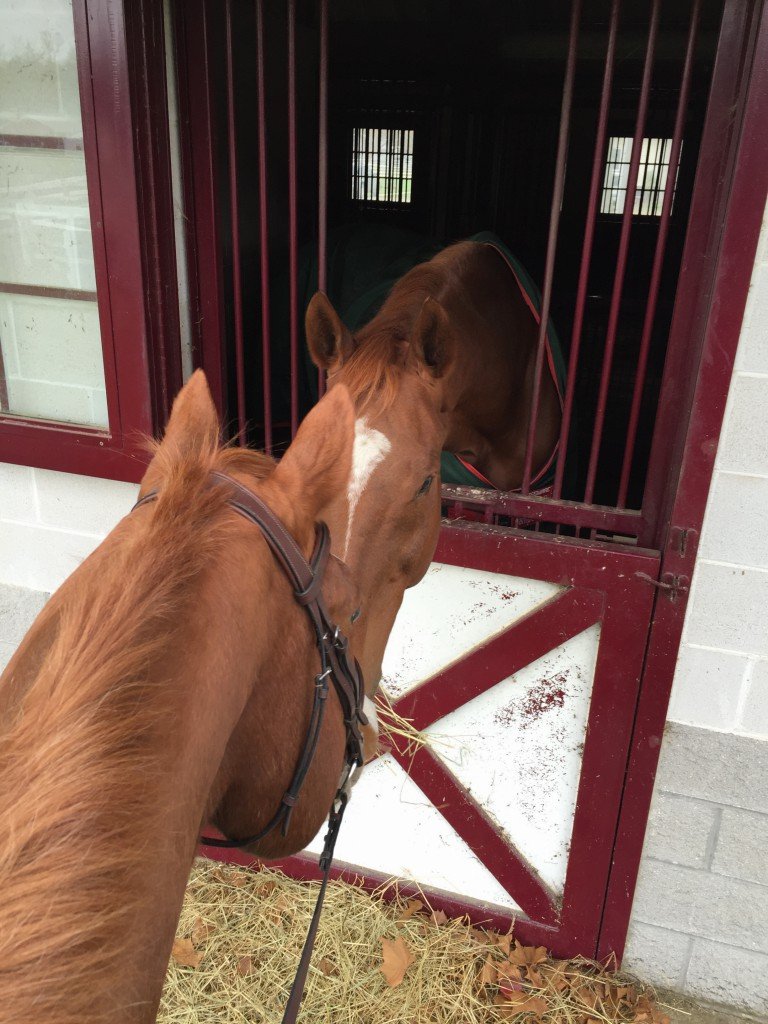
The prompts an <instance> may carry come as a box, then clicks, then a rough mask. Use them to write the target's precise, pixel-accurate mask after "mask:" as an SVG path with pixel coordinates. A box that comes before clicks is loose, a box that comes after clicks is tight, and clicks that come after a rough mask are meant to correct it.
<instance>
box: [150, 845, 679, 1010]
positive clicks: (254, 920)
mask: <svg viewBox="0 0 768 1024" xmlns="http://www.w3.org/2000/svg"><path fill="white" fill-rule="evenodd" d="M317 889H318V886H317V884H314V883H313V884H308V883H300V882H295V881H293V880H291V879H289V878H286V877H285V876H284V875H282V874H280V873H279V872H275V871H269V870H266V869H264V870H262V871H259V872H254V871H248V870H244V869H241V868H234V867H229V866H224V865H220V864H216V863H214V862H210V861H205V860H199V861H197V862H196V864H195V866H194V868H193V871H192V874H191V877H190V882H189V886H188V889H187V896H186V900H185V903H184V909H183V912H182V915H181V920H180V922H179V929H178V935H177V939H176V943H175V944H174V953H173V956H172V958H171V963H170V965H169V970H168V976H167V979H166V985H165V989H164V992H163V999H162V1005H161V1010H160V1015H159V1017H158V1021H159V1022H160V1024H214V1022H215V1024H245V1022H248V1024H279V1021H280V1020H281V1016H282V1012H283V1007H284V1005H285V1001H286V999H287V996H288V992H289V989H290V985H291V982H292V980H293V976H294V973H295V971H296V967H297V964H298V960H299V956H300V953H301V948H302V945H303V943H304V938H305V936H306V932H307V928H308V926H309V921H310V918H311V915H312V911H313V910H314V905H315V899H316V897H317ZM301 1020H302V1024H497V1022H500V1021H509V1020H512V1021H520V1022H521V1024H523V1022H524V1024H534V1022H541V1024H630V1022H632V1024H668V1019H667V1018H666V1017H665V1016H664V1014H663V1013H662V1012H661V1011H660V1010H659V1008H658V1006H657V1005H656V1004H655V1002H654V1000H653V993H652V992H651V991H650V990H649V989H645V988H643V986H641V985H640V984H639V983H637V982H635V981H633V980H630V979H627V978H625V977H622V976H620V975H614V974H608V973H606V972H605V971H604V970H603V969H602V968H601V967H600V966H599V965H597V964H593V963H590V962H588V961H585V960H574V961H558V960H552V959H549V958H547V956H546V952H545V950H544V949H543V948H536V949H535V948H533V947H523V946H520V945H519V944H517V943H516V942H515V941H514V939H513V938H512V936H511V935H496V934H494V933H492V932H486V931H483V930H480V929H475V928H472V927H470V925H469V924H468V923H467V922H466V921H462V920H449V919H447V918H445V915H443V914H441V913H440V912H437V913H433V912H432V911H431V910H430V908H429V906H428V905H427V904H426V900H424V901H421V900H413V899H411V900H407V901H406V900H402V899H399V898H396V899H395V900H394V901H393V902H385V901H384V899H383V896H382V893H381V892H380V893H375V894H374V895H373V896H371V895H369V894H367V893H365V892H363V891H362V890H361V889H359V888H357V887H355V886H351V885H348V884H345V883H341V882H335V883H332V884H331V885H330V886H329V889H328V894H327V897H326V903H325V909H324V911H323V919H322V923H321V925H320V930H319V933H318V937H317V943H316V945H315V951H314V954H313V957H312V966H311V967H310V972H309V979H308V984H307V991H306V995H305V998H304V1002H303V1004H302V1011H301Z"/></svg>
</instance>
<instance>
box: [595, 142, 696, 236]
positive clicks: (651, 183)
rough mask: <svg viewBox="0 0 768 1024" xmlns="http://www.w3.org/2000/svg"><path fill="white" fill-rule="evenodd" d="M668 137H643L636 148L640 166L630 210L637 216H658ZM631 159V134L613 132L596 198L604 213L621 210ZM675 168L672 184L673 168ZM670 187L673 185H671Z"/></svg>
mask: <svg viewBox="0 0 768 1024" xmlns="http://www.w3.org/2000/svg"><path fill="white" fill-rule="evenodd" d="M671 149H672V139H660V138H645V139H643V142H642V148H641V150H640V167H639V170H638V175H637V191H636V192H635V204H634V209H633V210H632V213H633V214H634V215H635V216H640V217H660V216H661V207H662V205H663V203H664V192H665V190H666V187H667V180H668V177H669V157H670V151H671ZM631 159H632V137H631V136H623V135H613V136H611V138H610V140H609V142H608V156H607V158H606V162H605V177H604V179H603V191H602V195H601V198H600V212H601V213H607V214H622V213H624V201H625V198H626V194H627V179H628V178H629V163H630V160H631ZM679 166H680V165H679V164H678V167H677V168H676V169H675V186H676V185H677V171H678V169H679ZM673 187H674V186H673Z"/></svg>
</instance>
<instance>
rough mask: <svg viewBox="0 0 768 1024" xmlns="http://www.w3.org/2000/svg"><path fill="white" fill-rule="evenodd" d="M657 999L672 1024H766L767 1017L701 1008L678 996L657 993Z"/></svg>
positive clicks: (708, 1007) (713, 1008)
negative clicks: (662, 1005) (662, 1004)
mask: <svg viewBox="0 0 768 1024" xmlns="http://www.w3.org/2000/svg"><path fill="white" fill-rule="evenodd" d="M659 999H660V1001H661V1002H662V1003H664V1006H665V1012H666V1013H668V1014H669V1016H670V1018H671V1021H672V1024H768V1017H754V1016H750V1015H749V1014H740V1013H737V1012H736V1011H734V1010H718V1009H717V1008H716V1007H712V1006H701V1005H699V1004H698V1003H693V1002H690V1001H689V1000H686V999H681V998H680V997H679V996H667V995H665V994H664V993H659Z"/></svg>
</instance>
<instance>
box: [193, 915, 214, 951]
mask: <svg viewBox="0 0 768 1024" xmlns="http://www.w3.org/2000/svg"><path fill="white" fill-rule="evenodd" d="M215 931H216V925H215V924H211V923H210V922H209V921H204V920H203V919H202V917H197V918H195V923H194V924H193V925H192V933H191V939H192V945H193V946H199V945H200V943H201V942H205V940H206V939H207V938H208V936H209V935H212V934H213V933H214V932H215Z"/></svg>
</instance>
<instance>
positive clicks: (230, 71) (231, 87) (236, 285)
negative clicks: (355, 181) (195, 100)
mask: <svg viewBox="0 0 768 1024" xmlns="http://www.w3.org/2000/svg"><path fill="white" fill-rule="evenodd" d="M224 10H225V19H226V38H227V151H228V156H229V210H230V217H231V220H232V290H233V298H234V304H235V376H236V385H237V430H238V440H239V443H240V444H245V440H246V439H245V427H246V420H245V350H244V345H243V302H242V281H241V269H240V224H239V220H238V202H237V146H236V143H235V81H234V59H233V55H232V3H231V0H227V2H226V5H225V9H224Z"/></svg>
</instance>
